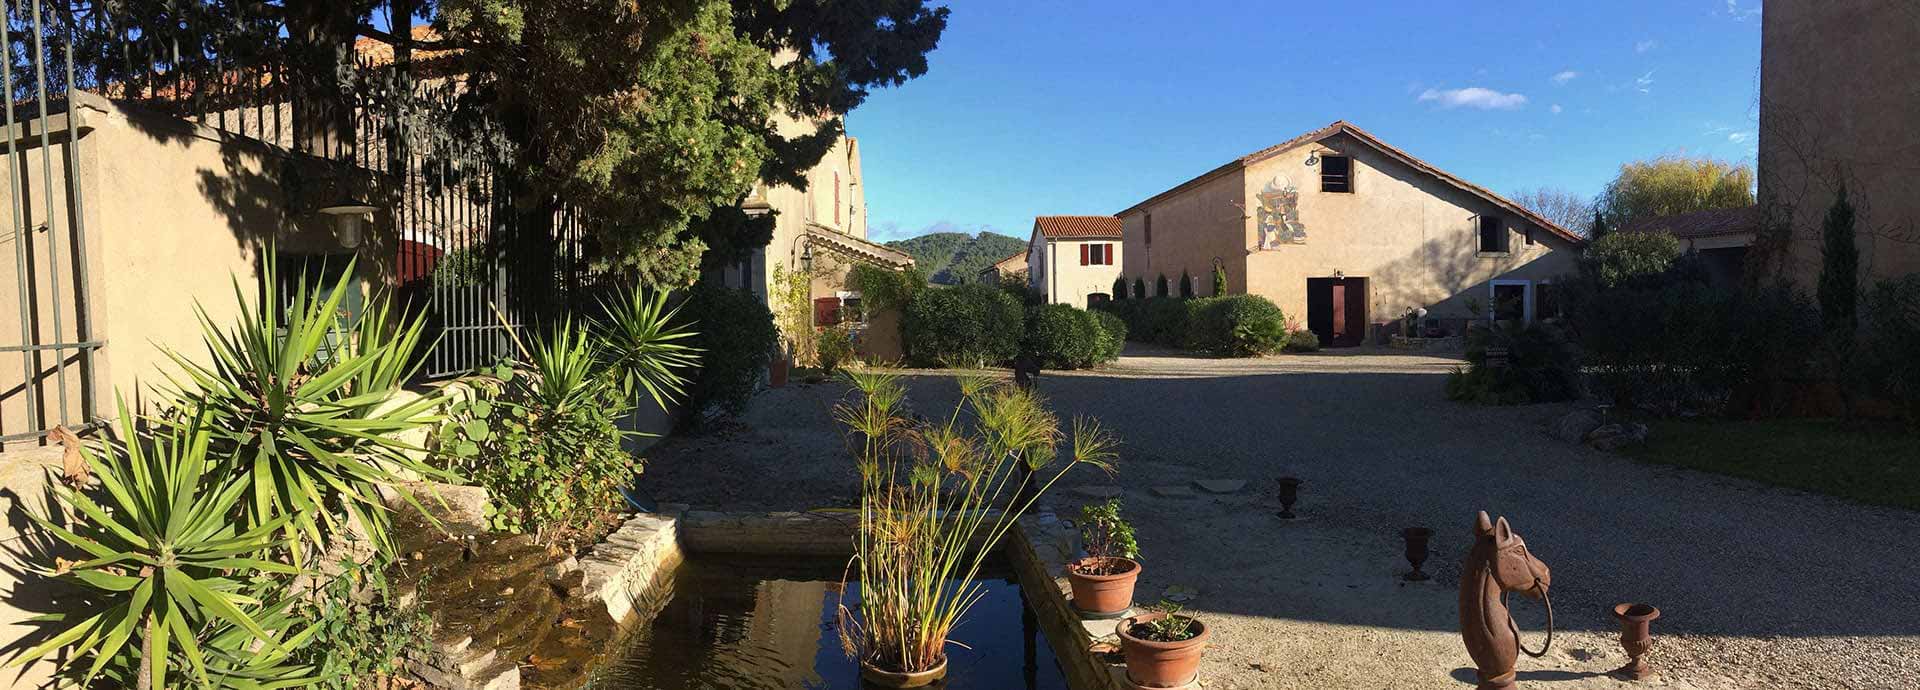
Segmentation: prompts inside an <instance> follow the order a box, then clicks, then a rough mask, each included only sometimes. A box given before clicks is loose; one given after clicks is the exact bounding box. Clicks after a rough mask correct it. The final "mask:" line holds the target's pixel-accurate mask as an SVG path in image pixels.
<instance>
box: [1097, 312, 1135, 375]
mask: <svg viewBox="0 0 1920 690" xmlns="http://www.w3.org/2000/svg"><path fill="white" fill-rule="evenodd" d="M1091 313H1092V314H1093V319H1094V323H1095V324H1097V325H1098V326H1099V327H1100V333H1101V338H1100V347H1099V348H1098V350H1097V351H1096V352H1095V354H1094V361H1095V362H1096V363H1099V362H1111V361H1114V360H1116V359H1119V358H1120V350H1121V349H1122V348H1124V347H1126V345H1127V322H1126V321H1122V320H1121V319H1120V317H1119V316H1118V315H1115V314H1114V313H1113V312H1110V311H1103V310H1098V309H1096V310H1093V311H1092V312H1091Z"/></svg>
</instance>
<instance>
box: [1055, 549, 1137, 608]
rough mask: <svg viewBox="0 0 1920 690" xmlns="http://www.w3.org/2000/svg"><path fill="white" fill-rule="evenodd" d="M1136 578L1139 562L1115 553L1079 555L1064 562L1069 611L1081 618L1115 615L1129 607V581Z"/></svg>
mask: <svg viewBox="0 0 1920 690" xmlns="http://www.w3.org/2000/svg"><path fill="white" fill-rule="evenodd" d="M1139 579H1140V563H1139V562H1137V561H1134V560H1133V559H1129V558H1120V557H1117V556H1114V557H1106V558H1082V559H1080V560H1077V561H1074V562H1072V563H1068V564H1067V582H1068V584H1070V585H1072V587H1073V610H1074V613H1078V614H1080V617H1081V618H1087V619H1093V620H1101V619H1113V618H1119V617H1121V616H1124V615H1126V614H1127V611H1128V610H1130V609H1132V608H1133V584H1134V582H1135V581H1136V580H1139Z"/></svg>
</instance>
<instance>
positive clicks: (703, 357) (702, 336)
mask: <svg viewBox="0 0 1920 690" xmlns="http://www.w3.org/2000/svg"><path fill="white" fill-rule="evenodd" d="M680 313H681V314H683V315H684V316H685V318H686V319H687V320H688V321H690V322H692V323H693V325H694V328H696V329H698V330H699V335H696V336H694V337H693V338H691V339H690V340H689V341H688V344H689V345H691V346H692V347H695V348H698V349H699V350H700V365H701V366H700V371H699V372H698V374H697V375H696V376H694V379H693V382H692V385H690V386H688V388H687V399H688V410H689V411H690V412H691V414H688V415H686V416H685V417H684V418H683V419H684V420H685V421H684V422H683V423H685V424H689V425H692V424H698V423H699V421H700V420H701V419H702V417H703V415H704V414H705V413H706V412H707V410H709V409H710V408H717V409H719V410H720V411H722V412H725V413H727V414H733V415H737V414H740V413H741V412H744V411H746V409H747V402H748V401H749V400H751V399H752V398H753V391H754V388H755V387H757V386H758V385H759V384H760V373H761V372H762V371H765V370H766V368H767V362H768V360H769V359H770V358H771V357H772V354H773V349H774V346H775V345H776V344H777V343H778V342H779V340H780V332H779V331H778V330H777V329H775V328H774V325H773V312H772V311H770V310H768V309H767V305H766V304H765V303H764V302H761V301H760V298H759V297H758V296H756V295H754V294H753V293H751V292H747V291H745V290H735V289H733V288H729V287H726V286H724V285H719V284H716V283H705V282H703V283H700V284H697V285H695V286H693V289H692V290H691V291H690V292H689V293H688V295H687V301H686V302H684V303H682V304H681V306H680Z"/></svg>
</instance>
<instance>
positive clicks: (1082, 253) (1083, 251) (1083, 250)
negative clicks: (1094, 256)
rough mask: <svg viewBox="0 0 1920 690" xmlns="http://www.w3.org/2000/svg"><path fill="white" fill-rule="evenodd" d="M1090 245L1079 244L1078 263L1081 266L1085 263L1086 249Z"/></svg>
mask: <svg viewBox="0 0 1920 690" xmlns="http://www.w3.org/2000/svg"><path fill="white" fill-rule="evenodd" d="M1091 246H1092V245H1085V244H1083V245H1080V265H1082V266H1085V265H1087V249H1089V248H1090V247H1091Z"/></svg>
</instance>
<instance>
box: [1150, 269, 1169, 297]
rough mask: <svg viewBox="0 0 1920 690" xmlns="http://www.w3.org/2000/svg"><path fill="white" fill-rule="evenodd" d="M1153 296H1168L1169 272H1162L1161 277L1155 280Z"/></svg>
mask: <svg viewBox="0 0 1920 690" xmlns="http://www.w3.org/2000/svg"><path fill="white" fill-rule="evenodd" d="M1153 296H1154V297H1166V296H1167V274H1165V273H1162V274H1160V277H1159V278H1158V279H1156V280H1154V282H1153Z"/></svg>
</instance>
